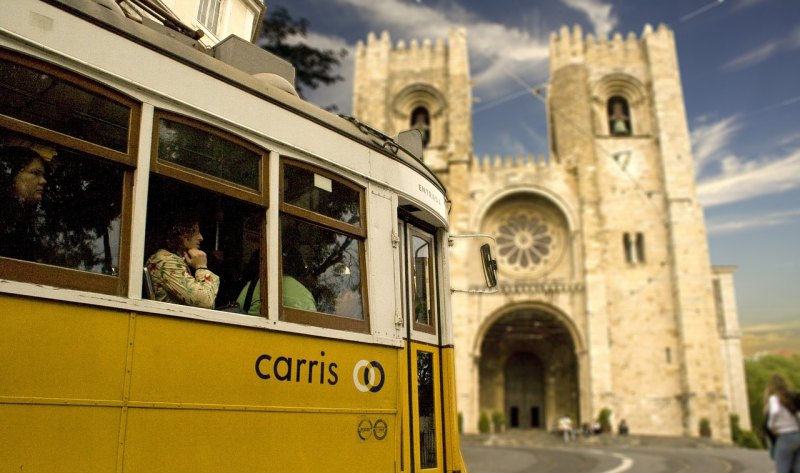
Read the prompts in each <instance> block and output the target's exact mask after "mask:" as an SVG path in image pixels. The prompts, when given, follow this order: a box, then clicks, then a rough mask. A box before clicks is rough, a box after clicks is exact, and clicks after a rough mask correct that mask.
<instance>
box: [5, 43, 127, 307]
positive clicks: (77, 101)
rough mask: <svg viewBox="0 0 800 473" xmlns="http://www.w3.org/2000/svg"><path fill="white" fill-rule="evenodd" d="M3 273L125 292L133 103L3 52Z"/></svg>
mask: <svg viewBox="0 0 800 473" xmlns="http://www.w3.org/2000/svg"><path fill="white" fill-rule="evenodd" d="M0 84H2V85H0V181H2V182H1V183H0V188H1V189H0V200H2V202H0V207H2V208H1V209H0V214H2V219H0V259H2V260H3V261H2V264H0V277H3V278H9V279H17V280H22V281H28V282H34V283H39V284H46V285H52V286H58V287H66V288H72V289H80V290H88V291H94V292H103V293H108V294H118V295H123V294H124V293H125V290H126V288H127V280H126V275H127V268H128V261H127V258H126V255H127V254H128V247H129V245H130V242H129V238H128V233H129V232H128V229H129V226H130V211H131V209H130V200H131V199H130V193H131V189H132V188H131V185H132V169H133V165H134V163H135V155H136V143H137V141H138V137H137V134H138V128H136V127H135V126H132V123H135V122H137V121H138V116H139V106H138V104H136V103H135V102H134V101H132V100H131V99H130V98H128V97H125V96H122V95H121V94H118V93H116V92H114V91H111V90H108V89H106V88H104V87H102V86H100V85H98V84H96V83H94V82H91V81H89V80H87V79H85V78H83V77H80V76H77V75H75V74H72V73H69V72H67V71H63V70H61V69H59V68H57V67H54V66H52V65H49V64H45V63H41V62H38V61H34V60H32V59H30V58H27V57H23V56H18V55H16V54H12V53H8V52H2V51H0Z"/></svg>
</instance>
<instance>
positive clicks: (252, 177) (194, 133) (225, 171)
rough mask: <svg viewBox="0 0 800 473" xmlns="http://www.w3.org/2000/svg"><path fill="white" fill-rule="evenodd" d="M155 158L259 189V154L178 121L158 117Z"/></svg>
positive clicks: (195, 125) (249, 187) (196, 126)
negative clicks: (156, 156) (156, 152)
mask: <svg viewBox="0 0 800 473" xmlns="http://www.w3.org/2000/svg"><path fill="white" fill-rule="evenodd" d="M158 158H159V160H162V161H169V162H172V163H175V164H179V165H181V166H183V167H186V168H189V169H194V170H197V171H200V172H203V173H205V174H208V175H210V176H214V177H218V178H220V179H224V180H226V181H229V182H232V183H235V184H239V185H242V186H244V187H246V188H248V189H252V190H254V191H260V190H261V187H260V184H261V180H260V177H261V175H260V173H259V170H260V169H261V154H260V153H259V152H258V151H255V150H253V149H249V148H248V147H246V146H243V145H241V144H238V143H235V142H233V141H231V140H228V139H225V138H223V137H221V136H219V135H217V134H214V133H211V132H209V131H207V130H204V129H202V128H199V127H198V124H192V125H188V124H186V123H181V122H179V121H177V120H169V119H166V118H160V119H159V120H158Z"/></svg>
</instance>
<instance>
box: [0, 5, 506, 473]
mask: <svg viewBox="0 0 800 473" xmlns="http://www.w3.org/2000/svg"><path fill="white" fill-rule="evenodd" d="M115 5H116V4H115V3H114V2H105V4H100V3H96V2H95V1H91V0H48V1H34V0H7V1H5V2H3V15H2V16H0V77H2V80H1V81H0V165H2V169H0V172H2V173H4V174H3V179H4V180H3V184H4V189H3V194H2V198H3V199H4V202H3V208H2V211H3V214H2V215H0V230H2V232H3V233H2V235H0V238H2V240H3V241H2V242H0V471H23V472H28V471H38V472H41V471H52V472H70V471H74V472H94V471H99V472H110V471H117V472H160V471H162V472H201V471H203V472H223V471H224V472H250V471H263V472H311V471H314V472H319V471H326V472H415V471H440V472H463V471H466V469H465V467H464V465H463V462H462V460H461V455H460V451H459V438H458V428H457V412H456V408H455V398H456V396H455V385H454V379H453V373H454V357H453V345H452V340H453V335H452V325H451V317H450V310H451V309H450V302H449V294H450V291H451V289H450V287H449V283H448V277H447V275H448V260H447V245H448V239H449V236H448V228H447V205H448V203H447V197H446V194H445V190H444V188H443V186H442V184H441V183H440V182H439V181H438V180H437V179H436V178H435V177H434V175H433V174H432V173H431V172H430V171H429V170H428V169H427V168H426V167H425V166H424V165H423V164H422V162H421V160H420V156H419V154H420V152H421V145H419V138H418V135H415V133H416V132H411V133H410V134H407V135H403V136H400V137H398V138H395V139H393V138H390V137H387V136H385V135H383V134H381V133H380V132H377V131H375V130H373V129H371V128H369V127H368V126H366V125H364V124H361V123H358V122H357V121H355V120H353V119H345V118H342V117H337V116H334V115H332V114H330V113H328V112H325V111H323V110H321V109H319V108H316V107H314V106H312V105H310V104H308V103H306V102H304V101H303V100H301V99H300V98H298V97H297V96H296V95H295V94H293V93H292V89H291V86H288V85H287V84H288V83H290V82H291V79H292V76H291V74H292V73H293V72H292V71H291V68H290V67H288V66H287V65H286V64H285V63H282V62H281V61H280V60H278V59H276V58H274V57H271V56H270V55H268V54H267V53H265V52H263V51H261V50H260V49H258V48H257V47H255V46H253V45H252V44H250V43H246V42H242V41H237V40H236V39H235V38H231V39H230V41H224V42H223V43H221V44H220V45H219V46H218V47H215V48H214V49H212V50H200V49H202V48H197V47H196V43H194V42H193V41H192V40H191V39H189V38H185V37H183V36H182V35H180V34H177V33H175V32H174V31H171V30H169V31H168V30H167V29H166V28H163V26H162V25H160V24H154V22H153V21H150V20H147V19H141V18H139V19H138V20H137V19H136V18H131V16H135V15H130V14H129V15H128V16H126V15H123V12H122V10H121V9H120V11H117V10H116V9H115V8H112V7H113V6H115ZM242 57H246V58H247V60H246V62H247V65H248V67H251V68H252V67H255V68H258V67H262V66H263V69H261V70H257V71H255V72H254V71H248V72H244V71H243V70H242V69H241V68H240V67H238V66H240V65H241V64H237V61H241V58H242ZM276 71H277V72H276ZM287 71H288V72H287ZM415 136H416V139H415ZM26 186H28V187H27V189H28V193H27V194H25V193H24V192H23V191H24V190H25V189H26ZM185 215H191V216H193V218H194V225H193V226H192V227H191V228H192V231H194V232H195V233H192V234H191V236H192V238H194V239H195V240H196V243H197V244H196V245H195V248H194V252H192V251H190V250H189V249H187V250H186V251H185V252H184V253H183V255H181V254H180V253H181V252H180V251H178V252H177V253H175V252H172V253H170V256H174V257H176V258H177V260H175V261H176V263H175V264H176V265H178V266H180V265H181V264H184V267H183V269H182V271H183V273H181V274H178V276H180V277H186V278H187V281H188V282H187V284H188V285H187V286H185V287H183V290H184V293H182V295H181V296H180V297H178V296H175V294H173V293H171V292H169V291H171V290H172V289H171V288H172V286H170V285H169V284H170V283H168V282H167V279H164V278H165V277H166V276H164V274H162V273H163V271H166V270H165V269H164V268H165V266H159V265H161V264H162V262H161V261H159V260H158V259H157V258H156V259H153V258H154V257H155V256H154V255H155V253H154V252H155V251H158V252H162V251H167V250H163V246H160V245H162V244H163V241H166V240H165V237H164V232H167V230H165V229H166V228H171V227H169V225H170V224H171V223H173V222H174V221H175V220H176V219H181V218H183V216H185ZM181 235H183V234H181ZM181 238H182V239H181ZM181 238H179V239H178V241H179V242H183V243H184V244H187V245H189V243H187V241H188V240H189V239H190V238H189V237H186V236H183V237H181ZM201 240H202V241H201ZM159 248H161V249H159ZM186 248H189V246H187V247H186ZM200 253H202V254H203V258H204V259H202V262H198V261H200V260H193V258H194V257H195V256H196V255H199V254H200ZM165 254H166V253H165ZM175 255H177V256H175ZM181 257H183V259H181ZM487 261H489V262H491V257H488V258H487ZM173 269H174V268H173ZM489 269H491V268H489ZM170 271H171V270H170ZM169 274H172V273H169ZM176 274H177V273H176ZM194 284H203V285H204V286H203V289H202V291H207V292H203V293H202V294H200V293H199V292H198V291H201V289H197V288H195V287H194V286H193V285H194ZM198 287H199V286H198ZM176 294H177V293H176ZM187 294H188V295H187ZM198 295H203V296H208V297H210V299H208V300H210V303H211V305H203V304H202V303H200V302H195V301H196V300H199V299H197V298H195V296H198ZM184 296H185V297H184ZM176 297H178V298H176ZM243 299H244V300H243ZM243 302H246V307H244V306H243V304H242V303H243Z"/></svg>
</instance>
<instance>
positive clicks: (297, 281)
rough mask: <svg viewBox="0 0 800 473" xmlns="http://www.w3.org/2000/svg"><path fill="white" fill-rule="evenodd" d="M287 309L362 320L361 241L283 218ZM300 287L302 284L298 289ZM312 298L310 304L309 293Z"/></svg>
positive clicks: (283, 216)
mask: <svg viewBox="0 0 800 473" xmlns="http://www.w3.org/2000/svg"><path fill="white" fill-rule="evenodd" d="M281 242H282V263H283V275H284V278H287V277H289V278H292V279H293V280H294V281H289V282H287V281H286V279H284V281H283V284H285V285H286V284H290V285H291V286H293V287H292V289H293V290H292V291H291V292H290V293H288V294H287V290H286V287H284V290H283V297H284V299H283V305H284V307H290V308H299V309H304V310H314V309H313V308H311V307H312V306H311V304H313V306H314V307H315V308H316V311H317V312H324V313H327V314H333V315H338V316H342V317H348V318H354V319H359V320H361V319H363V318H364V313H363V302H362V297H361V260H360V254H361V241H360V240H358V239H356V238H354V237H352V236H349V235H345V234H342V233H338V232H335V231H331V230H328V229H325V228H322V227H320V226H317V225H313V224H311V223H307V222H304V221H301V220H299V219H296V218H293V217H290V216H288V215H282V216H281ZM298 285H302V288H301V287H298ZM306 291H307V292H308V293H310V294H311V295H312V297H313V302H312V301H309V298H308V294H307V293H306Z"/></svg>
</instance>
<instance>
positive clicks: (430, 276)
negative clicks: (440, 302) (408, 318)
mask: <svg viewBox="0 0 800 473" xmlns="http://www.w3.org/2000/svg"><path fill="white" fill-rule="evenodd" d="M410 250H411V255H410V258H411V264H410V267H411V281H412V289H411V290H412V297H413V302H412V303H413V307H412V308H413V311H414V329H415V330H419V331H422V332H428V333H436V317H435V314H436V310H435V306H434V304H433V301H434V264H433V261H434V260H433V238H432V237H431V236H430V235H427V234H425V233H422V232H419V231H416V230H415V231H413V233H412V235H411V248H410Z"/></svg>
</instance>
